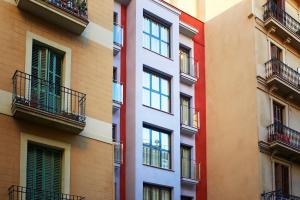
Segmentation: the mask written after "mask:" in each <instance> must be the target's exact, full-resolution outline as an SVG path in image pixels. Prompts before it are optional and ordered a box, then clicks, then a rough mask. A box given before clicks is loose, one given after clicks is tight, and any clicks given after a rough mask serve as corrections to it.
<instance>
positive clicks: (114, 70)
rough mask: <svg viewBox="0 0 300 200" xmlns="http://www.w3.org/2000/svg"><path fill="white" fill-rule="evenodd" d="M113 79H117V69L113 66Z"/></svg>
mask: <svg viewBox="0 0 300 200" xmlns="http://www.w3.org/2000/svg"><path fill="white" fill-rule="evenodd" d="M113 81H115V82H116V81H118V69H117V68H116V67H114V68H113Z"/></svg>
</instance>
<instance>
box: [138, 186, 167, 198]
mask: <svg viewBox="0 0 300 200" xmlns="http://www.w3.org/2000/svg"><path fill="white" fill-rule="evenodd" d="M171 199H172V198H171V189H170V188H167V187H159V186H154V185H148V184H144V189H143V200H171Z"/></svg>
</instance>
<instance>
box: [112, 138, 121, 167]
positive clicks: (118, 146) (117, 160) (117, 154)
mask: <svg viewBox="0 0 300 200" xmlns="http://www.w3.org/2000/svg"><path fill="white" fill-rule="evenodd" d="M114 163H115V166H120V165H121V164H122V163H123V144H122V143H119V142H115V143H114Z"/></svg>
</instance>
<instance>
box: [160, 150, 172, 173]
mask: <svg viewBox="0 0 300 200" xmlns="http://www.w3.org/2000/svg"><path fill="white" fill-rule="evenodd" d="M161 157H162V158H161V167H162V168H164V169H170V153H169V152H166V151H162V152H161Z"/></svg>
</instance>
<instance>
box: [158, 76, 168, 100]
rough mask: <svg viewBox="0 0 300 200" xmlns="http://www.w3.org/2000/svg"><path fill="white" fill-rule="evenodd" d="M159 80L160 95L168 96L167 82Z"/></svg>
mask: <svg viewBox="0 0 300 200" xmlns="http://www.w3.org/2000/svg"><path fill="white" fill-rule="evenodd" d="M160 80H161V93H162V94H165V95H168V96H169V81H168V80H165V79H160Z"/></svg>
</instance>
